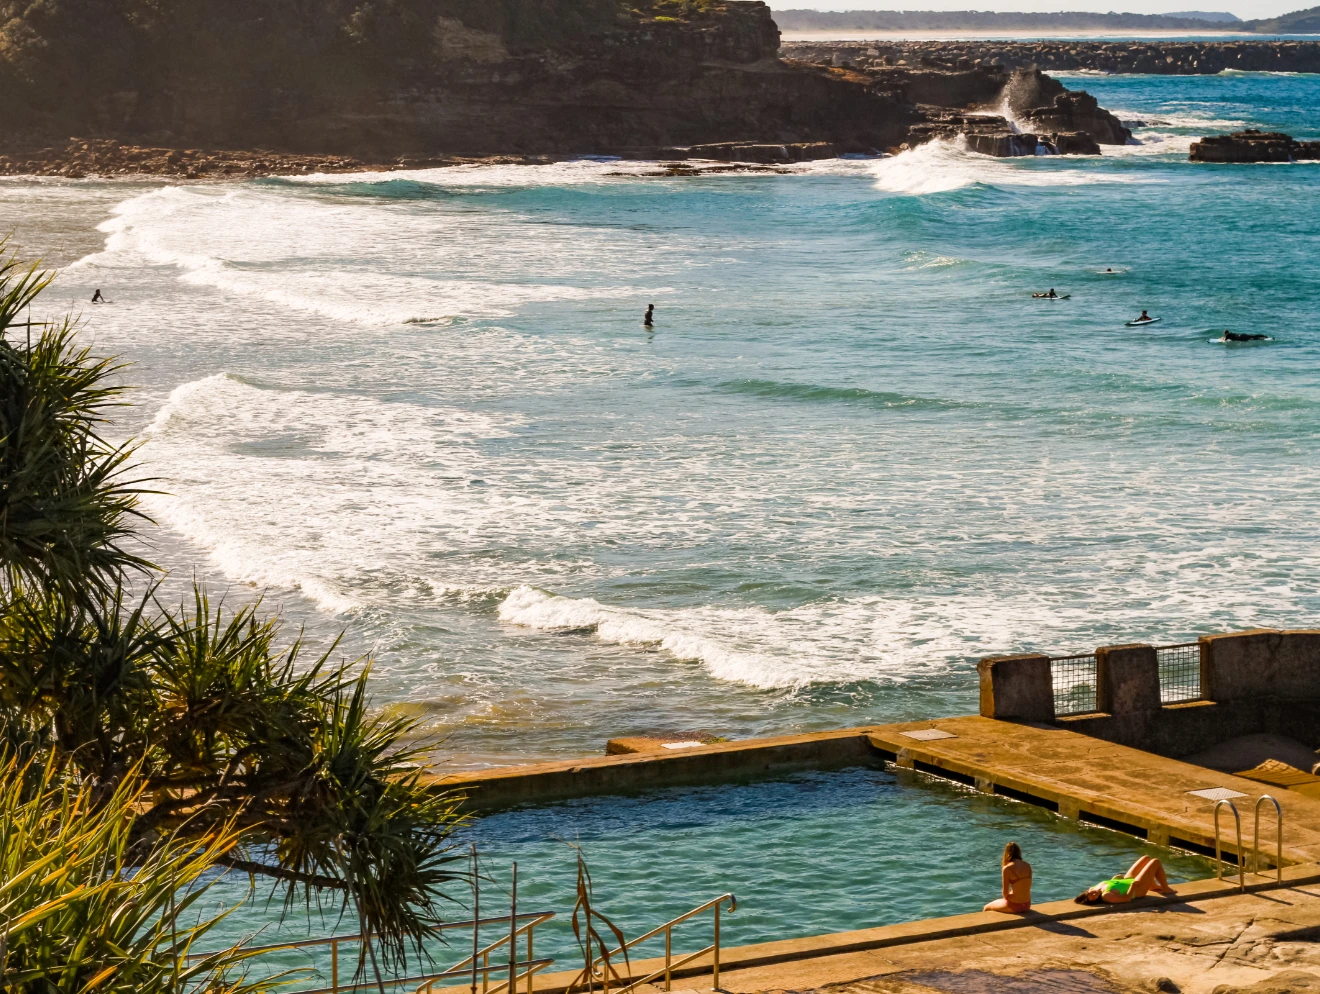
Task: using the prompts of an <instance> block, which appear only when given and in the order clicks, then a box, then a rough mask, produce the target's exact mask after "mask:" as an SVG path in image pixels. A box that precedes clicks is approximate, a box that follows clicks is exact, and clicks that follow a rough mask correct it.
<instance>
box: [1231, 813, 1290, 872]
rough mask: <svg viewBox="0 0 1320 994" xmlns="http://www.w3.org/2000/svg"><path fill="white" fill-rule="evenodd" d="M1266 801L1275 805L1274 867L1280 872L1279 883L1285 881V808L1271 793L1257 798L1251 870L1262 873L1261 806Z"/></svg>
mask: <svg viewBox="0 0 1320 994" xmlns="http://www.w3.org/2000/svg"><path fill="white" fill-rule="evenodd" d="M1266 801H1269V802H1270V803H1271V804H1273V805H1274V829H1275V833H1274V834H1275V839H1274V841H1275V845H1276V847H1277V848H1276V851H1275V857H1274V869H1275V872H1276V873H1277V874H1278V881H1279V883H1283V808H1281V807H1280V806H1279V802H1278V801H1276V800H1275V799H1274V798H1273V797H1271V796H1270V795H1269V794H1261V795H1260V797H1258V798H1256V827H1255V829H1254V830H1253V834H1252V841H1251V849H1252V860H1251V871H1252V872H1253V873H1255V874H1256V875H1257V876H1260V875H1261V874H1260V806H1261V805H1262V804H1264V803H1265V802H1266ZM1238 858H1239V859H1240V858H1241V857H1240V856H1239V857H1238Z"/></svg>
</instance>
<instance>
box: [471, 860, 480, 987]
mask: <svg viewBox="0 0 1320 994" xmlns="http://www.w3.org/2000/svg"><path fill="white" fill-rule="evenodd" d="M477 869H478V867H477V844H476V843H475V842H474V843H472V994H477V950H478V949H480V948H481V943H480V941H479V936H480V933H481V881H480V878H479V877H478V876H477Z"/></svg>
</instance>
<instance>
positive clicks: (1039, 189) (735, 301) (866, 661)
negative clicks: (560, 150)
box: [0, 74, 1320, 769]
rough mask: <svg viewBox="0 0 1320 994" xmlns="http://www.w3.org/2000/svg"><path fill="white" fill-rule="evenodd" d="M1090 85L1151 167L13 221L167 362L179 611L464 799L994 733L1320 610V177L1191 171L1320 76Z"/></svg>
mask: <svg viewBox="0 0 1320 994" xmlns="http://www.w3.org/2000/svg"><path fill="white" fill-rule="evenodd" d="M1064 78H1065V82H1066V84H1067V85H1069V86H1071V87H1073V88H1086V89H1089V90H1090V91H1091V92H1093V93H1094V94H1095V95H1096V96H1097V97H1098V98H1099V99H1100V101H1101V103H1102V105H1104V106H1106V107H1109V108H1112V109H1114V110H1115V111H1116V112H1117V113H1118V114H1119V115H1120V116H1121V117H1123V118H1125V119H1130V120H1137V121H1140V122H1143V123H1142V124H1140V125H1139V126H1138V127H1137V128H1136V134H1137V137H1138V138H1139V140H1140V142H1141V144H1139V145H1131V146H1127V147H1124V148H1108V147H1107V148H1106V149H1105V154H1104V156H1103V157H1101V158H1098V159H1092V158H1075V157H1037V158H1033V159H1019V160H995V159H989V158H984V157H980V156H976V155H972V154H969V153H968V152H966V151H965V150H963V149H961V148H960V147H959V146H958V145H957V144H956V143H936V144H934V145H930V146H926V147H923V148H920V149H917V150H916V151H913V152H909V153H905V154H902V155H898V156H895V157H892V158H882V159H863V158H858V159H840V160H833V161H827V162H819V163H811V164H806V165H802V166H798V167H792V168H789V169H785V170H781V171H778V172H769V173H764V172H761V173H758V172H747V173H733V174H722V175H711V176H701V177H665V176H657V175H647V174H648V173H652V172H654V170H653V169H651V168H650V167H648V166H647V165H646V164H642V163H630V162H617V161H608V160H583V161H575V162H565V163H559V164H554V165H545V166H470V167H460V168H453V169H443V170H427V171H417V172H396V173H388V174H377V173H370V174H357V175H334V176H330V175H326V176H309V177H299V178H294V179H267V180H256V181H235V182H229V183H195V184H175V183H166V182H148V181H143V180H133V181H123V180H120V181H100V180H83V181H67V180H40V181H38V180H23V179H18V180H9V181H5V182H4V183H3V185H2V186H0V212H2V213H3V217H0V223H3V224H4V225H5V226H7V227H12V228H14V229H15V230H16V232H17V235H16V237H17V240H18V242H19V243H20V244H21V245H23V246H24V247H27V246H37V247H39V246H41V245H48V246H51V248H50V257H51V259H52V260H53V261H57V262H59V264H60V265H61V266H62V269H61V272H60V276H59V278H58V281H57V282H56V284H55V286H54V287H53V288H52V290H51V291H49V293H48V294H47V297H46V300H45V304H46V306H47V308H48V309H49V312H50V313H51V314H53V313H56V312H58V311H60V310H62V309H64V308H72V309H74V310H77V311H80V312H81V314H82V320H83V323H84V324H83V327H84V334H85V335H86V337H87V339H88V341H89V342H90V343H91V344H92V345H93V346H94V347H95V348H96V349H97V350H98V351H101V352H106V353H115V354H118V355H121V356H123V357H124V359H125V360H127V361H130V362H131V363H132V364H133V365H132V367H131V369H130V370H129V372H128V373H127V374H126V378H127V380H128V381H129V382H131V383H132V384H134V386H135V391H134V393H133V401H134V406H133V407H132V408H129V409H126V410H125V411H124V412H123V414H122V419H121V420H120V421H119V422H118V423H117V424H116V426H115V431H116V432H117V433H118V434H120V435H122V436H124V437H128V436H135V437H137V438H140V439H141V440H142V441H143V445H142V448H141V450H140V459H141V462H142V464H143V469H144V471H145V472H146V473H147V474H148V475H150V476H152V477H154V478H156V480H157V482H156V484H155V486H156V488H157V489H159V490H160V491H162V492H161V493H160V494H158V495H154V496H151V497H149V498H148V500H147V502H146V508H147V510H148V511H149V513H150V514H151V515H152V517H153V518H154V519H155V521H156V522H157V524H156V526H154V527H153V528H151V529H149V530H148V531H147V533H146V538H147V541H148V544H149V550H150V554H151V555H152V556H153V557H154V558H155V559H156V561H158V562H159V563H161V564H162V565H163V566H165V567H166V568H168V569H169V570H170V575H169V578H168V580H167V581H166V583H165V586H164V587H163V588H162V596H164V597H166V598H177V597H179V596H182V594H183V592H184V591H185V589H186V587H187V585H188V584H190V583H191V581H192V579H193V577H194V576H197V577H198V578H199V579H201V580H202V581H203V582H205V583H206V584H207V585H208V586H209V587H210V588H211V589H212V590H213V591H215V592H216V593H217V594H221V593H224V594H225V595H226V596H227V597H228V598H229V599H230V602H231V603H239V602H242V601H245V600H248V599H251V598H253V597H256V596H258V595H262V596H264V604H265V605H266V607H267V608H268V609H270V610H273V611H279V612H281V613H282V614H283V615H284V616H285V618H286V620H287V623H288V631H289V632H290V634H292V633H293V632H295V631H296V630H297V628H298V626H299V625H305V626H306V631H307V637H308V638H309V640H310V641H311V642H313V643H314V644H315V645H317V646H326V645H328V644H329V643H330V641H331V640H332V639H333V638H334V637H335V636H336V635H337V634H338V633H340V632H341V631H342V632H343V633H344V640H343V643H342V645H341V648H340V650H338V651H340V652H343V653H346V654H348V655H349V656H357V655H360V654H365V653H371V654H372V655H373V656H374V659H375V663H374V670H373V676H372V680H373V686H374V688H375V697H376V701H377V703H379V704H381V705H383V706H389V707H391V708H395V709H401V710H404V711H407V712H408V713H413V714H417V715H418V716H420V717H422V718H423V719H424V721H425V722H426V723H427V727H428V729H429V731H431V732H433V733H435V734H437V735H440V736H442V737H443V742H442V744H441V745H440V746H439V747H438V749H437V761H438V762H439V763H440V764H442V766H445V767H446V768H454V769H457V768H464V767H478V766H484V765H491V764H502V763H512V762H525V761H530V760H534V759H538V758H549V757H557V756H570V755H584V754H598V753H600V752H602V751H603V749H604V746H605V741H606V739H608V738H610V737H611V736H616V735H625V734H643V733H647V732H693V733H695V732H704V733H708V734H711V735H718V736H727V737H734V738H737V737H746V736H751V735H763V734H776V733H786V732H792V731H797V730H808V729H817V728H828V727H838V726H846V725H858V724H864V723H870V722H878V721H889V720H900V719H908V718H918V717H927V716H931V715H943V714H956V713H967V712H972V711H975V709H976V706H977V678H976V671H975V664H976V660H977V659H978V658H979V657H981V656H983V655H986V654H990V653H999V652H1015V651H1026V650H1047V651H1054V652H1063V651H1067V650H1077V649H1089V648H1091V647H1093V646H1095V645H1098V644H1106V643H1114V642H1129V641H1153V642H1171V641H1181V640H1185V639H1191V638H1194V637H1195V636H1197V635H1200V634H1203V633H1207V632H1215V631H1222V630H1228V629H1234V628H1244V627H1251V626H1286V627H1306V626H1314V625H1315V624H1316V621H1317V613H1318V609H1320V514H1317V510H1318V509H1320V507H1318V505H1320V500H1318V498H1317V484H1318V483H1320V458H1318V456H1317V453H1318V452H1320V447H1318V445H1317V435H1318V433H1320V374H1318V373H1317V369H1320V322H1318V321H1317V317H1316V301H1317V291H1316V286H1317V279H1318V278H1320V253H1318V252H1317V249H1318V248H1320V196H1318V194H1320V163H1313V164H1296V165H1259V166H1211V165H1199V164H1194V163H1190V162H1188V161H1187V150H1188V146H1189V145H1190V143H1191V141H1193V140H1194V138H1195V137H1197V136H1200V135H1203V134H1207V133H1217V132H1222V131H1226V130H1230V129H1236V128H1239V127H1245V126H1254V127H1261V128H1271V129H1282V130H1286V131H1289V132H1291V133H1293V134H1294V135H1295V136H1297V137H1299V138H1312V139H1314V138H1317V137H1320V76H1285V75H1266V74H1238V75H1223V76H1215V77H1140V76H1129V77H1105V76H1093V75H1088V74H1073V75H1067V74H1065V76H1064ZM1107 268H1114V269H1116V270H1120V271H1121V272H1120V274H1119V275H1114V276H1102V275H1098V271H1099V270H1105V269H1107ZM1052 287H1053V288H1056V289H1057V290H1058V292H1059V293H1061V294H1070V295H1071V298H1070V299H1068V300H1061V301H1035V300H1032V299H1031V293H1032V292H1033V291H1037V292H1039V291H1044V290H1048V289H1050V288H1052ZM95 288H100V289H101V290H102V292H103V293H104V294H105V296H106V297H108V298H109V299H110V301H111V303H110V304H108V305H106V306H96V307H92V306H89V305H88V304H87V303H86V302H87V301H88V300H89V299H90V298H91V295H92V291H93V289H95ZM650 303H654V304H655V305H656V314H657V318H656V323H655V327H654V329H653V330H649V329H647V328H645V327H643V325H642V313H643V311H644V310H645V308H646V305H647V304H650ZM1143 309H1147V310H1149V311H1150V313H1151V314H1152V315H1156V316H1159V317H1160V318H1161V319H1162V320H1161V323H1159V324H1158V325H1154V326H1152V327H1148V328H1141V329H1131V328H1127V327H1125V325H1124V322H1126V321H1128V320H1130V319H1131V318H1134V317H1136V316H1137V314H1138V313H1139V312H1140V311H1141V310H1143ZM41 316H43V317H44V316H47V315H45V314H43V315H41ZM1226 328H1227V329H1232V330H1235V331H1244V332H1261V333H1266V334H1268V335H1269V336H1270V337H1271V340H1270V341H1268V342H1263V343H1259V344H1251V345H1225V344H1223V343H1222V342H1217V341H1215V340H1216V339H1220V338H1221V337H1222V331H1223V330H1224V329H1226Z"/></svg>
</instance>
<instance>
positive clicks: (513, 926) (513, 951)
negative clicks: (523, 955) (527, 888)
mask: <svg viewBox="0 0 1320 994" xmlns="http://www.w3.org/2000/svg"><path fill="white" fill-rule="evenodd" d="M509 994H518V864H517V863H514V864H513V886H512V889H511V890H510V891H509Z"/></svg>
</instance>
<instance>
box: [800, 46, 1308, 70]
mask: <svg viewBox="0 0 1320 994" xmlns="http://www.w3.org/2000/svg"><path fill="white" fill-rule="evenodd" d="M781 53H782V54H783V56H784V57H785V58H789V59H798V60H800V61H803V62H810V63H815V64H818V65H832V66H838V67H842V68H854V69H873V68H884V67H889V66H908V67H914V68H932V69H949V70H951V69H959V68H966V67H969V66H974V65H984V66H1002V67H1004V68H1006V69H1014V68H1031V67H1035V68H1039V69H1043V70H1046V71H1049V70H1055V71H1059V72H1076V71H1079V70H1091V71H1095V72H1107V73H1145V74H1158V75H1182V76H1208V75H1214V74H1216V73H1221V72H1224V71H1225V70H1229V69H1236V70H1240V71H1242V72H1320V42H1311V41H1280V42H1267V41H1223V42H1218V41H1212V42H1164V41H1146V42H1127V41H1124V42H1107V41H1106V42H1080V41H1034V42H1003V41H873V42H866V41H863V42H856V41H851V42H793V43H790V44H786V45H784V47H783V48H782V50H781Z"/></svg>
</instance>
